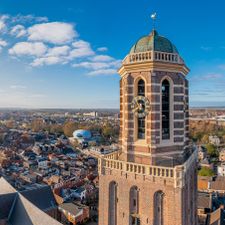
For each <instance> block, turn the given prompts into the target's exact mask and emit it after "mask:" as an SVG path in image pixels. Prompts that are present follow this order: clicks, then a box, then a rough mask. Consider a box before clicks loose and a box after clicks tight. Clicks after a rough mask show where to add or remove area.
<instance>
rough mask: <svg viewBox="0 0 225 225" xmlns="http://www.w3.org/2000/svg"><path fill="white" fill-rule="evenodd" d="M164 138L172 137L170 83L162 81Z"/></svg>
mask: <svg viewBox="0 0 225 225" xmlns="http://www.w3.org/2000/svg"><path fill="white" fill-rule="evenodd" d="M161 100H162V115H161V117H162V125H161V126H162V139H163V140H168V139H170V83H169V81H168V80H166V79H165V80H164V81H163V82H162V99H161Z"/></svg>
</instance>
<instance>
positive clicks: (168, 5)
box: [0, 0, 225, 108]
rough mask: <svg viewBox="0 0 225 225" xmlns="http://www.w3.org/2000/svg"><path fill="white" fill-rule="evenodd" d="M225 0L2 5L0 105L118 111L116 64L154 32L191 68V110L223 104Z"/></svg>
mask: <svg viewBox="0 0 225 225" xmlns="http://www.w3.org/2000/svg"><path fill="white" fill-rule="evenodd" d="M224 9H225V2H224V1H222V0H215V1H210V0H205V1H203V0H198V1H196V0H195V1H194V0H189V1H179V0H173V1H165V0H152V1H151V0H148V1H147V0H139V1H135V0H107V1H103V0H64V1H61V0H54V1H53V0H48V1H46V0H38V1H30V0H20V1H15V0H2V1H1V4H0V50H1V52H0V107H28V108H29V107H35V108H39V107H49V108H54V107H56V108H57V107H58V108H60V107H62V108H118V107H119V75H117V74H116V71H117V68H118V67H119V65H120V62H121V60H122V59H123V58H124V57H125V55H126V54H127V53H128V51H129V49H130V48H131V46H132V45H133V44H134V43H135V41H136V40H137V39H138V38H139V37H141V36H143V35H146V34H148V33H150V31H151V29H152V21H151V19H150V14H151V13H153V12H155V11H156V12H157V14H158V19H157V22H156V28H157V30H158V32H159V33H160V34H161V35H163V36H166V37H167V38H169V39H170V40H171V41H172V42H173V43H174V44H175V45H176V47H177V48H178V50H179V52H180V54H181V56H182V57H183V58H184V59H185V62H186V64H187V65H188V67H189V68H190V69H191V72H190V74H189V75H188V79H189V81H190V102H191V105H192V106H225V29H224V22H225V14H224Z"/></svg>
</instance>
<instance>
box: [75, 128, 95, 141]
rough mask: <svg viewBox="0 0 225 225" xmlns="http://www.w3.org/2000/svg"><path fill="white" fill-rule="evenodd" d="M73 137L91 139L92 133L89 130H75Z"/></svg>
mask: <svg viewBox="0 0 225 225" xmlns="http://www.w3.org/2000/svg"><path fill="white" fill-rule="evenodd" d="M73 137H74V138H76V139H82V140H87V141H88V140H90V139H91V137H92V134H91V132H90V131H89V130H75V131H74V132H73Z"/></svg>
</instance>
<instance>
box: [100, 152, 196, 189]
mask: <svg viewBox="0 0 225 225" xmlns="http://www.w3.org/2000/svg"><path fill="white" fill-rule="evenodd" d="M196 160H197V151H193V153H192V154H191V155H190V157H189V158H188V159H187V160H186V162H184V163H183V164H181V165H178V166H174V167H165V166H154V165H144V164H138V163H133V162H127V161H122V160H119V157H118V153H117V152H114V153H112V154H108V155H106V156H104V157H102V158H99V174H104V171H105V170H117V171H121V172H124V173H132V174H136V175H143V176H151V177H161V178H165V179H173V180H174V186H175V187H182V186H183V177H184V173H185V172H186V171H187V170H188V169H189V167H191V166H192V164H193V162H194V161H196Z"/></svg>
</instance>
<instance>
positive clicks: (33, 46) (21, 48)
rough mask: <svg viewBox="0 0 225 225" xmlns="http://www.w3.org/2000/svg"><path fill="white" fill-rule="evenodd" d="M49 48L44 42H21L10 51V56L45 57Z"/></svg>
mask: <svg viewBox="0 0 225 225" xmlns="http://www.w3.org/2000/svg"><path fill="white" fill-rule="evenodd" d="M46 51H47V47H46V45H45V44H43V43H42V42H19V43H17V44H15V45H14V46H13V47H12V48H11V49H9V54H10V55H16V56H21V55H30V56H43V55H44V54H45V53H46Z"/></svg>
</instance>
